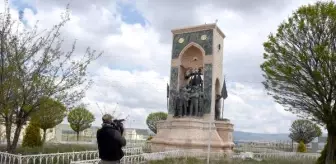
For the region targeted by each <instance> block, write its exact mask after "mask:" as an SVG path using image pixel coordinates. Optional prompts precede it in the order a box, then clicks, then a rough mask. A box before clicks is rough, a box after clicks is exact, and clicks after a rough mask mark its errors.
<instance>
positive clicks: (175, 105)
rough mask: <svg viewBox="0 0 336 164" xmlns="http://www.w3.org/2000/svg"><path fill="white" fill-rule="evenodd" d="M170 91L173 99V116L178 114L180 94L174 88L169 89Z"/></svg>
mask: <svg viewBox="0 0 336 164" xmlns="http://www.w3.org/2000/svg"><path fill="white" fill-rule="evenodd" d="M171 93H172V99H173V109H174V116H173V117H178V116H179V111H180V110H181V109H180V96H179V95H178V93H177V92H176V90H171Z"/></svg>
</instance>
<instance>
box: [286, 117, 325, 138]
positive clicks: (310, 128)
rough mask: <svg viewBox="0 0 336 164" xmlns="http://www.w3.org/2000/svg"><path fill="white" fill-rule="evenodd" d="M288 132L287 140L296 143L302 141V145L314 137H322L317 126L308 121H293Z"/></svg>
mask: <svg viewBox="0 0 336 164" xmlns="http://www.w3.org/2000/svg"><path fill="white" fill-rule="evenodd" d="M289 131H290V134H289V138H291V139H292V140H293V141H295V142H297V143H299V142H301V141H302V142H303V143H304V144H307V143H310V142H311V141H313V140H314V139H315V138H316V137H319V136H321V135H322V130H321V128H320V127H319V126H317V125H316V124H314V123H312V122H311V121H309V120H301V119H300V120H295V121H294V122H293V123H292V126H291V128H290V129H289Z"/></svg>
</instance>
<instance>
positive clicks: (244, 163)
mask: <svg viewBox="0 0 336 164" xmlns="http://www.w3.org/2000/svg"><path fill="white" fill-rule="evenodd" d="M204 163H206V160H202V159H197V158H166V159H164V160H156V161H150V162H148V164H204ZM210 164H315V161H314V160H293V159H281V160H280V159H268V160H262V161H256V160H239V159H232V160H229V159H222V160H211V161H210Z"/></svg>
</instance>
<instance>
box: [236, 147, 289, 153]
mask: <svg viewBox="0 0 336 164" xmlns="http://www.w3.org/2000/svg"><path fill="white" fill-rule="evenodd" d="M234 150H235V151H236V152H254V153H282V152H285V151H281V150H276V149H271V148H263V147H247V146H246V147H245V146H244V147H235V148H234Z"/></svg>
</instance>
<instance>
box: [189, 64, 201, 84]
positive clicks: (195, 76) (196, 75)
mask: <svg viewBox="0 0 336 164" xmlns="http://www.w3.org/2000/svg"><path fill="white" fill-rule="evenodd" d="M201 75H202V70H201V69H200V68H199V69H198V70H197V69H195V70H194V71H193V72H192V73H191V74H190V77H191V79H190V81H189V85H190V86H200V87H201V88H203V79H202V76H201Z"/></svg>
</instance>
